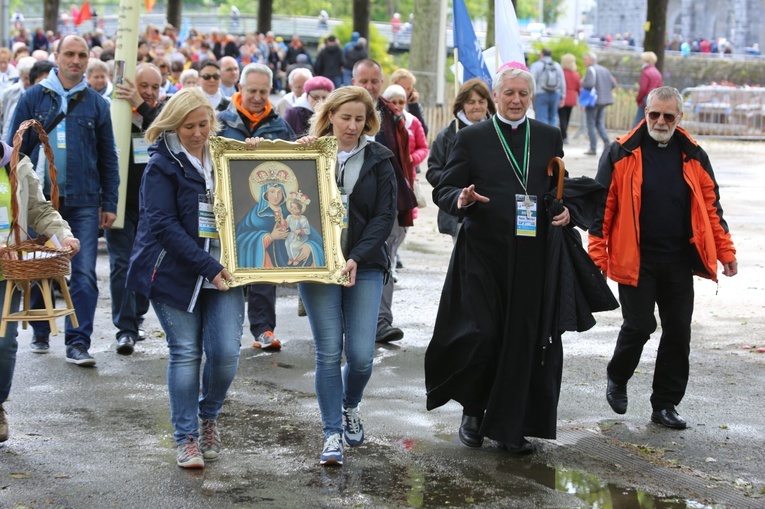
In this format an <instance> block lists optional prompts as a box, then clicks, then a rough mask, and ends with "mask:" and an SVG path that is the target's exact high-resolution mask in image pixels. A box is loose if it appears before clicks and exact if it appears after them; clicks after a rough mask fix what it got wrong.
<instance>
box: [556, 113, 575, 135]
mask: <svg viewBox="0 0 765 509" xmlns="http://www.w3.org/2000/svg"><path fill="white" fill-rule="evenodd" d="M573 108H574V107H573V106H564V107H562V108H560V109H558V120H559V121H560V134H561V137H562V138H563V139H564V140H565V139H566V138H568V122H569V120H571V110H572V109H573Z"/></svg>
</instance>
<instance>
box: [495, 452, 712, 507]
mask: <svg viewBox="0 0 765 509" xmlns="http://www.w3.org/2000/svg"><path fill="white" fill-rule="evenodd" d="M499 470H500V471H502V472H506V473H508V474H512V475H516V476H519V477H525V478H527V479H530V480H533V481H534V482H536V483H538V484H541V485H543V486H546V487H547V488H550V489H554V490H556V491H561V492H564V493H568V494H571V495H574V496H576V497H577V498H578V499H580V500H581V501H582V502H584V503H585V504H586V507H590V508H593V509H715V508H719V507H722V506H718V505H707V504H703V503H700V502H696V501H693V500H686V499H683V498H679V497H657V496H655V495H651V494H650V493H647V492H645V491H643V490H638V489H635V488H624V487H621V486H616V485H614V484H609V483H607V482H605V481H602V480H600V479H598V478H597V477H596V476H594V475H591V474H588V473H586V472H581V471H579V470H572V469H567V468H554V467H550V466H547V465H540V464H534V463H522V462H518V461H514V462H508V463H504V464H502V465H500V467H499Z"/></svg>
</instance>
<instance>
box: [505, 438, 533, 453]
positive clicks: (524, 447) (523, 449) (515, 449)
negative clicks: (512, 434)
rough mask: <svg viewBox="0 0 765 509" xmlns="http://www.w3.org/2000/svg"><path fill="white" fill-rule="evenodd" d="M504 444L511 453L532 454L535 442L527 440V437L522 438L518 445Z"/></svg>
mask: <svg viewBox="0 0 765 509" xmlns="http://www.w3.org/2000/svg"><path fill="white" fill-rule="evenodd" d="M502 446H503V447H504V448H505V449H506V450H507V452H509V453H510V454H517V455H523V454H531V453H533V452H534V444H532V443H531V442H529V441H528V440H526V439H525V438H521V441H520V443H519V444H518V445H516V444H502Z"/></svg>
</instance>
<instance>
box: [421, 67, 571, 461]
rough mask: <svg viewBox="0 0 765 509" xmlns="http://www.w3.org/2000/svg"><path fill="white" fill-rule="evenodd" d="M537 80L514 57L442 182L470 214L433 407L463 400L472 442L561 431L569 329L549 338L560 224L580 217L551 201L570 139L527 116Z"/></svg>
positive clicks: (435, 349) (435, 362) (431, 355)
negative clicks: (549, 257) (547, 305)
mask: <svg viewBox="0 0 765 509" xmlns="http://www.w3.org/2000/svg"><path fill="white" fill-rule="evenodd" d="M535 89H536V87H535V83H534V78H533V77H532V75H531V74H530V73H529V71H528V68H526V66H525V65H523V64H521V63H518V62H511V63H507V64H505V65H504V66H502V67H501V68H500V69H499V71H498V73H497V75H496V76H495V77H494V82H493V93H494V101H495V102H496V103H497V114H496V115H495V116H494V117H493V118H492V119H491V120H489V121H487V122H479V123H477V124H474V125H472V126H469V127H467V128H465V129H462V130H460V132H459V133H458V134H457V138H456V141H455V144H454V148H453V149H452V151H451V154H450V157H449V161H448V162H447V164H446V168H445V170H444V174H443V177H442V178H441V181H440V183H439V185H438V186H437V187H436V188H435V190H434V191H433V200H434V201H435V203H436V204H437V205H438V206H439V208H441V209H442V210H444V211H445V212H447V213H449V214H452V215H455V216H461V217H463V218H464V219H463V226H462V230H461V231H460V233H459V236H458V238H457V243H456V245H455V247H454V252H453V253H452V259H451V262H450V264H449V270H448V273H447V275H446V281H445V283H444V288H443V292H442V294H441V302H440V304H439V308H438V315H437V318H436V324H435V328H434V331H433V338H432V339H431V341H430V344H429V346H428V349H427V353H426V354H425V384H426V388H427V408H428V410H432V409H434V408H437V407H439V406H441V405H443V404H445V403H447V402H448V401H450V400H455V401H457V402H458V403H460V404H461V405H462V407H463V416H462V423H461V425H460V431H459V436H460V440H461V441H462V442H463V443H464V444H465V445H468V446H470V447H480V446H481V445H482V444H483V439H484V437H488V438H491V439H493V440H495V441H497V442H499V443H501V444H502V445H503V446H504V447H505V448H506V449H507V450H508V451H510V452H511V453H515V454H528V453H531V452H533V451H534V446H533V444H532V443H531V442H529V441H528V440H526V437H529V436H532V437H539V438H550V439H553V438H555V431H556V418H557V406H558V395H559V393H560V384H561V373H562V367H563V349H562V345H561V338H560V335H558V334H557V333H556V334H555V335H554V336H553V337H552V343H551V344H549V345H548V347H547V348H545V349H543V348H542V347H541V344H542V343H541V341H540V338H539V335H540V322H541V311H542V293H543V288H544V283H545V247H546V241H547V234H548V230H549V229H550V224H552V225H556V226H557V225H566V224H568V223H569V212H568V209H564V211H563V212H562V213H561V214H559V215H557V216H555V217H548V213H547V210H546V208H545V205H544V195H545V193H547V192H548V191H550V190H551V189H552V188H553V187H554V186H555V183H554V178H553V177H548V176H547V164H548V162H549V161H550V159H551V158H553V157H555V156H558V157H562V156H563V141H562V138H561V134H560V131H559V130H558V128H556V127H552V126H549V125H546V124H543V123H541V122H537V121H536V120H533V119H529V118H528V117H527V116H526V111H527V110H528V108H529V105H530V104H531V100H532V96H533V94H534V90H535Z"/></svg>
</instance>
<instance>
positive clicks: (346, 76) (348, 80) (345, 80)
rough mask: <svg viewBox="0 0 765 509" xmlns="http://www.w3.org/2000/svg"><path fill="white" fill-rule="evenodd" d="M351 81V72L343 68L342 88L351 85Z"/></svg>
mask: <svg viewBox="0 0 765 509" xmlns="http://www.w3.org/2000/svg"><path fill="white" fill-rule="evenodd" d="M352 79H353V71H351V70H350V69H346V68H345V67H343V86H344V87H348V86H350V85H352V83H351V80H352Z"/></svg>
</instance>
